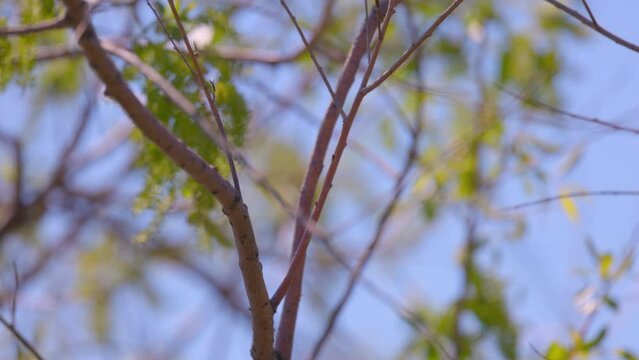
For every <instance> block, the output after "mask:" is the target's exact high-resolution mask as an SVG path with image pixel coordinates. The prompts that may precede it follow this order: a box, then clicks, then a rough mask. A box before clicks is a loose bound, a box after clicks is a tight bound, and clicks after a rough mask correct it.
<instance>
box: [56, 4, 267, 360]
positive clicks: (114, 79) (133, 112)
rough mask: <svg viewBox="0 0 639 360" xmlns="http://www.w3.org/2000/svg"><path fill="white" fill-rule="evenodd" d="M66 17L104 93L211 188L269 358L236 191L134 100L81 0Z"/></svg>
mask: <svg viewBox="0 0 639 360" xmlns="http://www.w3.org/2000/svg"><path fill="white" fill-rule="evenodd" d="M64 4H65V5H66V7H67V10H68V12H67V18H68V19H69V22H70V24H71V26H72V27H73V28H74V30H75V32H76V35H77V37H78V43H79V45H80V47H81V48H82V49H83V50H84V54H85V56H86V58H87V60H88V61H89V64H90V66H91V68H93V70H94V71H95V73H96V74H97V76H98V77H99V78H100V79H101V80H102V82H104V84H105V86H106V91H105V94H106V95H107V96H110V97H111V98H113V99H114V100H115V101H116V102H117V103H118V104H119V105H120V106H121V107H122V108H123V109H124V111H125V112H126V113H127V114H128V115H129V117H130V118H131V121H133V123H134V124H135V125H136V126H137V127H138V128H139V129H140V131H141V132H142V134H144V136H145V137H146V138H147V139H148V140H150V141H152V142H153V143H154V144H156V145H157V146H158V147H159V148H160V149H162V151H163V152H164V153H165V154H166V155H167V156H168V157H169V158H171V159H172V160H173V161H174V162H175V163H176V164H177V165H178V166H179V167H180V168H182V169H183V170H184V171H186V173H188V174H189V175H190V176H191V177H192V178H193V179H194V180H196V181H197V182H198V183H200V184H201V185H202V186H204V187H205V188H206V189H207V190H209V191H210V192H211V193H212V194H213V195H214V196H215V198H216V199H217V200H218V201H219V202H220V204H221V205H222V209H223V212H224V214H225V215H226V216H227V217H228V219H229V223H230V225H231V227H232V230H233V235H234V238H235V244H236V247H237V252H238V257H239V266H240V270H241V272H242V277H243V279H244V288H245V291H246V294H247V297H248V301H249V304H250V306H251V320H252V327H253V346H252V349H251V355H252V356H253V358H255V359H260V360H262V359H263V360H271V354H272V344H273V309H272V308H271V306H270V303H269V297H268V293H267V290H266V285H265V283H264V278H263V274H262V264H261V263H260V260H259V253H258V248H257V244H256V241H255V234H254V233H253V226H252V224H251V220H250V217H249V214H248V208H247V207H246V205H245V204H244V203H243V202H242V201H241V199H240V197H239V196H238V193H237V191H236V190H235V189H234V188H233V186H231V184H229V183H228V182H227V181H226V180H225V179H224V178H223V177H222V176H221V175H220V174H219V173H218V172H217V171H216V170H215V169H214V168H213V167H212V166H211V165H210V164H208V163H207V162H206V161H205V160H204V159H202V158H201V157H200V156H199V155H197V154H196V153H195V152H194V151H193V150H192V149H190V148H189V147H187V146H186V145H185V144H184V143H183V142H182V141H180V140H179V139H178V138H176V137H175V136H174V135H173V134H171V133H170V132H169V131H168V130H167V129H166V128H165V127H164V126H162V125H161V123H160V122H159V121H158V120H157V118H156V117H155V116H154V115H153V114H152V113H151V112H150V111H149V110H148V109H147V108H146V107H145V106H144V105H143V104H142V103H141V102H140V100H138V98H137V97H136V96H135V94H134V93H133V92H132V90H131V89H130V88H129V87H128V85H127V84H126V82H125V81H124V79H123V78H122V75H121V74H120V72H119V71H118V69H117V68H116V66H115V64H114V63H113V61H111V59H110V58H109V56H108V55H107V53H106V52H105V50H104V49H103V48H102V46H101V45H100V41H99V39H98V36H97V34H96V33H95V29H94V28H93V25H92V24H91V22H90V21H89V19H88V18H87V14H86V8H85V6H84V2H83V1H81V0H64Z"/></svg>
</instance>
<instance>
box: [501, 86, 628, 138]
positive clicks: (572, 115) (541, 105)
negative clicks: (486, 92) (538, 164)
mask: <svg viewBox="0 0 639 360" xmlns="http://www.w3.org/2000/svg"><path fill="white" fill-rule="evenodd" d="M495 86H496V87H497V88H498V89H499V90H501V91H503V92H504V93H506V94H508V95H510V96H512V97H514V98H517V99H519V100H520V101H522V102H524V103H526V104H529V105H532V106H535V107H537V108H540V109H542V110H546V111H549V112H552V113H556V114H559V115H564V116H567V117H569V118H571V119H575V120H579V121H584V122H587V123H591V124H595V125H598V126H603V127H606V128H609V129H613V130H618V131H624V132H628V133H631V134H635V135H639V129H634V128H630V127H626V126H621V125H617V124H615V123H612V122H609V121H604V120H599V119H597V118H594V117H587V116H583V115H579V114H575V113H572V112H568V111H566V110H562V109H559V108H556V107H554V106H552V105H549V104H546V103H543V102H541V101H538V100H535V99H531V98H529V97H525V96H523V95H519V94H517V93H515V92H513V91H510V90H508V89H506V88H504V87H502V86H500V85H495Z"/></svg>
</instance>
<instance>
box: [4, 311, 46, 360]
mask: <svg viewBox="0 0 639 360" xmlns="http://www.w3.org/2000/svg"><path fill="white" fill-rule="evenodd" d="M0 322H1V323H2V325H4V327H5V328H7V330H9V332H11V334H12V335H13V336H14V337H15V338H16V339H17V340H18V342H20V344H22V346H24V347H25V348H26V349H27V350H28V351H29V352H30V353H31V355H33V357H35V358H36V359H38V360H42V359H44V358H43V357H42V355H40V353H39V352H38V350H36V348H35V347H34V346H33V345H32V344H31V343H30V342H29V340H27V338H25V337H24V336H23V335H22V334H21V333H20V332H19V331H18V329H16V328H15V327H14V326H13V325H12V324H10V323H9V322H8V321H7V320H6V319H5V318H4V317H2V316H0Z"/></svg>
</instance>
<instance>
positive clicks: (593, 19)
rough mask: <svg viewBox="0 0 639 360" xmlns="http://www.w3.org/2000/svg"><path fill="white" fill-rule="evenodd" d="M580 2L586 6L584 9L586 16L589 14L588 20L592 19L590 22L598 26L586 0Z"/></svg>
mask: <svg viewBox="0 0 639 360" xmlns="http://www.w3.org/2000/svg"><path fill="white" fill-rule="evenodd" d="M581 2H582V3H583V4H584V7H585V8H586V11H587V12H588V16H590V21H592V23H593V24H594V25H595V26H596V27H599V24H597V20H596V19H595V15H594V14H593V13H592V11H591V10H590V6H589V5H588V1H586V0H581Z"/></svg>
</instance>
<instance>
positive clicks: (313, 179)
mask: <svg viewBox="0 0 639 360" xmlns="http://www.w3.org/2000/svg"><path fill="white" fill-rule="evenodd" d="M398 3H399V0H390V1H387V2H384V3H383V5H382V7H381V8H380V10H386V13H385V14H384V16H383V17H381V18H383V21H384V23H383V24H382V35H383V34H384V32H385V31H386V28H387V26H388V24H389V22H390V18H391V16H392V13H393V9H394V7H395V6H396V5H397V4H398ZM379 18H380V17H378V16H373V15H371V16H369V18H368V19H367V20H366V22H365V23H364V26H363V28H362V30H361V31H360V33H359V35H358V38H357V39H356V40H355V43H354V45H353V48H351V53H350V54H349V58H348V59H347V63H346V67H345V70H344V72H343V73H342V77H344V78H346V79H350V83H341V81H340V82H338V93H339V91H340V85H344V86H345V88H344V94H345V95H346V94H347V92H348V89H349V88H350V85H351V84H352V81H353V80H354V74H355V72H357V68H358V65H359V62H360V60H361V59H362V57H363V56H364V53H365V52H366V49H367V48H368V44H369V43H368V41H369V40H370V39H369V38H368V36H367V31H369V30H370V32H373V31H374V30H375V26H377V25H376V23H377V19H379ZM370 26H372V29H369V30H367V29H368V27H370ZM381 44H382V38H380V39H379V41H378V42H377V45H376V47H375V49H374V51H373V54H372V55H371V62H370V63H369V64H368V67H367V70H366V73H365V74H364V76H363V78H362V81H361V85H360V91H359V92H358V94H357V96H356V97H355V100H354V102H353V105H352V107H351V110H350V111H349V114H348V117H347V118H346V119H345V121H344V125H343V127H342V132H341V134H340V138H339V140H338V143H337V147H336V149H335V152H334V154H333V157H332V158H331V164H330V167H329V169H328V172H327V174H326V179H325V180H324V183H323V185H322V190H321V192H320V196H319V198H318V200H317V203H316V206H315V209H314V210H313V214H312V215H311V217H310V218H311V220H312V221H314V222H317V221H318V220H319V217H320V215H321V212H322V210H323V207H324V205H325V202H326V198H327V196H328V192H329V190H330V188H331V187H332V182H333V178H334V176H335V174H336V171H337V166H338V164H339V161H340V159H341V156H342V154H343V152H344V149H345V148H346V140H347V138H348V134H349V132H350V129H351V127H352V125H353V120H354V119H355V115H356V114H357V111H358V110H359V106H360V105H361V102H362V100H363V98H364V96H365V95H366V94H365V93H364V92H362V91H361V90H362V88H363V87H364V86H365V85H366V83H367V81H368V79H369V78H370V74H371V72H372V71H373V68H374V66H375V61H376V59H377V56H378V55H379V51H380V49H381ZM360 46H361V47H360ZM354 49H358V52H357V53H356V52H355V51H354ZM351 61H352V63H351ZM351 67H352V70H351V71H353V74H352V76H353V78H351V77H350V76H351V74H348V73H347V72H346V70H347V69H349V68H351ZM340 80H342V79H340ZM334 111H335V107H334V105H332V106H331V107H329V112H327V115H328V114H330V113H332V112H333V113H334ZM333 116H334V117H328V116H327V117H326V118H325V119H324V122H323V123H322V127H321V128H320V133H319V134H318V137H317V140H316V143H315V149H314V150H313V155H312V157H311V163H310V164H309V168H308V172H307V175H306V178H305V180H304V185H303V187H302V192H301V195H300V203H299V208H298V211H300V212H302V214H304V215H305V216H308V215H307V214H308V213H310V207H311V201H312V196H313V194H314V190H315V188H316V187H317V182H318V180H319V175H320V173H321V170H322V167H323V164H322V162H323V159H324V156H325V154H326V148H327V146H328V141H329V140H330V137H331V133H332V130H333V127H334V125H335V120H336V118H337V113H334V115H333ZM331 121H332V122H331ZM329 129H330V133H325V134H323V133H322V131H323V130H329ZM309 242H310V233H309V232H308V230H307V227H306V224H305V223H300V222H298V223H297V224H296V228H295V238H294V241H293V247H294V253H293V259H292V260H291V265H290V267H289V270H288V272H287V274H286V276H285V278H284V280H283V281H282V283H281V284H280V286H279V287H278V289H277V291H276V292H275V294H274V295H273V297H272V299H271V301H272V302H273V304H274V305H277V304H278V303H279V301H280V300H281V299H282V297H283V296H284V294H286V301H285V304H284V311H283V315H282V319H281V321H280V325H279V328H278V335H277V340H276V342H275V349H276V351H277V353H278V355H279V356H281V357H283V358H284V359H289V358H290V354H291V351H292V346H293V337H294V332H295V323H296V320H297V309H298V307H299V300H300V297H301V287H302V278H303V273H304V262H305V259H306V249H307V247H308V244H309Z"/></svg>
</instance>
